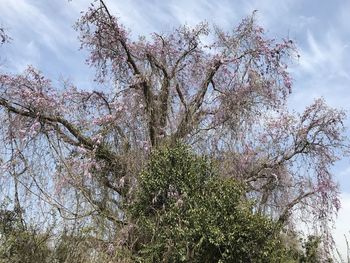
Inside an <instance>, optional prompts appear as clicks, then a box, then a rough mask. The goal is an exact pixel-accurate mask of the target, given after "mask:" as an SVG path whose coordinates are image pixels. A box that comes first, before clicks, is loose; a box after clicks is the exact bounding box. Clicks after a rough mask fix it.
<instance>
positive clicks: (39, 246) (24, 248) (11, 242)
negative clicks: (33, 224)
mask: <svg viewBox="0 0 350 263" xmlns="http://www.w3.org/2000/svg"><path fill="white" fill-rule="evenodd" d="M47 238H48V236H46V235H40V234H37V233H36V232H35V230H32V229H31V230H29V229H27V228H25V227H24V225H23V224H22V223H21V220H20V217H19V215H18V211H12V210H7V209H1V210H0V263H32V262H43V263H44V262H49V261H47V259H48V256H49V255H50V249H49V248H48V245H47Z"/></svg>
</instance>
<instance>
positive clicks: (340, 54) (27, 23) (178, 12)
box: [0, 0, 350, 251]
mask: <svg viewBox="0 0 350 263" xmlns="http://www.w3.org/2000/svg"><path fill="white" fill-rule="evenodd" d="M89 2H90V1H89V0H72V1H68V0H50V1H48V0H46V1H45V0H0V26H3V27H5V28H6V29H8V33H9V35H10V36H11V37H12V41H11V44H10V45H7V46H5V47H3V48H1V49H0V57H1V59H2V60H3V61H1V62H2V66H3V67H4V68H6V70H7V71H11V72H15V73H18V72H21V71H23V70H24V69H25V68H26V66H27V65H28V64H30V65H33V66H35V67H37V68H39V69H40V70H42V71H43V72H44V74H45V75H46V76H47V77H49V78H51V79H53V80H57V81H58V80H60V79H62V78H69V79H70V80H71V81H73V82H74V83H75V84H76V85H77V86H78V87H80V88H89V89H91V88H93V85H94V83H93V82H92V80H93V78H94V72H93V70H92V69H90V68H89V67H88V66H87V65H86V64H84V62H85V59H86V58H87V53H85V52H84V51H82V50H79V47H80V43H79V42H78V40H77V33H76V32H75V31H74V29H73V28H72V26H73V25H74V23H75V21H76V20H77V19H78V18H79V15H80V12H81V11H83V10H86V7H87V6H88V5H89ZM105 2H106V3H107V5H108V6H109V9H110V10H111V11H112V13H113V14H116V15H117V16H118V17H119V18H120V20H121V21H122V23H124V25H125V26H126V27H127V28H129V29H131V31H132V35H133V36H134V37H137V36H138V35H148V34H149V33H151V32H166V31H169V30H171V29H173V28H175V27H176V26H178V25H181V24H184V23H186V24H188V25H196V24H198V23H199V22H202V21H207V22H209V23H210V24H213V25H217V26H219V27H221V28H224V29H227V30H230V29H231V28H233V27H235V26H236V25H237V24H238V23H239V21H240V20H241V19H242V18H244V17H246V16H247V15H250V14H251V13H252V12H253V11H254V10H258V12H257V20H258V23H259V24H260V25H262V26H263V27H264V28H265V29H266V31H267V34H268V35H269V36H270V37H273V38H276V39H280V38H286V37H289V38H291V39H293V40H294V42H295V43H296V44H297V46H298V51H299V54H300V58H299V59H298V60H296V61H294V62H293V63H292V65H291V68H290V72H291V75H292V77H293V79H294V88H293V93H292V95H291V97H290V100H289V107H290V108H291V109H295V110H296V111H302V109H303V108H304V107H305V106H307V105H308V104H310V103H311V102H312V101H313V100H314V99H315V98H319V97H324V98H325V100H326V101H327V103H328V104H329V105H330V106H333V107H337V108H341V109H344V110H345V111H346V112H347V113H348V115H349V117H348V118H347V119H346V121H345V125H346V126H347V127H348V131H347V134H348V135H349V137H350V103H349V102H350V89H349V84H350V25H349V15H350V0H332V1H326V0H310V1H305V0H283V1H281V0H216V1H212V0H167V1H165V0H147V1H144V0H105ZM349 160H350V159H349V158H347V159H343V160H342V161H340V162H338V163H337V164H336V165H335V167H334V169H333V171H334V173H335V175H336V177H337V180H338V182H339V185H340V189H341V200H342V208H341V210H340V212H339V216H338V219H337V221H336V226H337V229H336V230H335V237H336V240H337V241H338V242H339V246H340V247H342V248H341V249H342V250H343V251H344V246H345V240H344V237H343V234H348V235H350V233H349V231H350V180H349V178H350V162H349Z"/></svg>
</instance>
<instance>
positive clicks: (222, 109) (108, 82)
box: [0, 0, 348, 240]
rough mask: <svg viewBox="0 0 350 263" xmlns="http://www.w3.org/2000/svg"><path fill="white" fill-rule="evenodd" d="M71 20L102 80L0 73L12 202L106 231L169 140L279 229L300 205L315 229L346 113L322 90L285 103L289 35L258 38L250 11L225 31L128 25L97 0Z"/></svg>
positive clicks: (328, 193)
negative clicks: (310, 99) (303, 101)
mask: <svg viewBox="0 0 350 263" xmlns="http://www.w3.org/2000/svg"><path fill="white" fill-rule="evenodd" d="M76 29H77V31H78V32H79V33H80V41H81V44H82V48H85V49H87V50H89V52H90V56H89V58H88V63H89V64H90V65H91V66H93V67H95V68H96V72H97V74H96V81H97V83H102V84H103V90H102V89H97V90H92V89H88V90H79V89H78V88H77V87H75V86H74V85H73V84H72V83H70V82H69V81H65V82H64V83H62V87H54V86H53V84H52V82H51V81H50V80H49V79H47V78H45V77H44V76H43V74H42V73H41V72H40V71H39V70H37V69H35V68H33V67H28V68H27V70H26V71H25V72H23V73H22V74H17V75H14V74H6V73H2V74H1V75H0V108H1V121H2V127H1V141H2V143H3V145H4V147H3V148H2V149H1V151H2V152H1V154H2V159H3V163H2V166H1V170H2V173H3V176H2V180H3V181H4V183H6V185H8V187H16V190H15V191H14V192H15V193H16V196H17V198H16V200H17V203H18V204H20V205H21V207H22V208H24V207H27V206H29V205H30V204H31V203H32V202H33V200H38V201H39V203H40V204H42V206H43V207H42V210H43V211H47V210H49V209H52V208H54V209H57V211H58V212H59V213H60V215H61V217H62V220H63V222H65V225H68V226H72V224H73V225H77V224H79V222H80V223H81V222H85V223H86V222H89V223H94V222H98V225H99V226H105V229H108V231H107V230H106V231H105V232H104V234H103V238H107V239H109V240H113V239H115V238H116V236H115V235H113V234H111V233H118V231H119V229H123V228H124V227H125V224H127V219H126V218H125V217H124V216H123V215H124V210H123V206H124V205H125V203H129V204H132V203H133V194H132V193H133V191H134V190H135V189H136V186H137V175H138V174H139V173H140V171H141V170H142V169H143V167H144V165H145V164H146V163H147V160H148V158H149V154H150V152H152V151H153V150H156V149H158V148H159V147H162V146H163V145H170V146H171V145H174V144H175V143H176V142H178V141H181V142H183V143H185V144H188V145H190V146H191V147H192V148H193V149H194V150H195V151H196V152H197V153H199V154H202V155H208V156H210V158H212V159H215V160H217V161H218V162H219V164H220V165H219V174H220V175H221V176H223V177H224V178H226V177H229V178H235V180H238V181H240V182H241V183H242V184H244V185H245V189H246V193H245V195H246V196H247V198H249V199H251V200H255V201H256V202H255V207H254V209H255V210H256V211H257V212H258V213H260V214H261V215H268V216H270V218H271V219H273V220H275V221H277V222H278V224H279V226H280V228H281V229H282V228H286V227H293V224H294V223H295V222H298V218H297V217H298V215H303V216H305V215H306V214H307V215H308V218H309V219H310V220H311V221H312V222H314V223H316V225H317V227H319V228H321V229H322V230H323V231H324V233H325V234H324V235H326V237H327V235H328V234H329V231H328V226H329V220H330V219H331V218H332V216H333V215H334V213H335V212H336V211H337V210H338V208H339V199H338V188H337V185H336V183H335V181H334V178H333V175H332V174H331V172H330V167H331V166H332V165H333V164H334V162H335V161H336V160H337V159H338V158H340V157H341V156H342V155H343V153H344V152H345V151H346V150H347V147H348V145H347V142H346V140H345V138H344V137H343V125H342V121H343V119H344V117H345V115H344V113H343V112H342V111H338V110H336V109H332V108H329V107H328V106H327V105H326V103H325V102H324V100H322V99H318V100H316V101H315V102H314V103H313V104H312V105H310V106H309V107H308V108H307V109H306V110H305V111H304V113H302V114H293V113H291V112H289V111H288V109H287V107H286V101H287V99H288V95H289V93H290V92H291V88H292V79H291V77H290V75H289V73H288V71H287V65H288V63H289V61H290V59H291V58H293V57H297V53H296V50H295V47H294V43H293V41H291V40H289V39H285V40H282V41H281V42H277V41H275V40H273V39H269V38H267V37H266V35H265V34H264V30H263V29H262V28H261V27H259V26H258V25H257V23H256V21H255V17H254V14H253V15H252V16H251V17H248V18H246V19H243V20H242V22H241V23H240V24H239V25H238V26H237V27H236V28H234V29H233V30H232V31H231V32H225V31H223V30H221V29H219V28H213V29H212V28H210V27H209V25H207V24H206V23H201V24H199V25H198V26H196V27H194V28H190V27H188V26H181V27H179V28H177V29H175V30H173V31H172V32H169V33H164V34H157V33H154V34H152V35H151V36H150V37H143V36H141V37H139V38H138V39H135V38H133V37H131V36H130V33H129V31H128V30H126V29H125V28H124V26H123V25H121V24H120V21H119V20H118V19H117V18H116V17H115V16H114V15H113V14H112V13H111V12H110V11H109V10H108V8H107V6H106V5H105V3H104V1H102V0H100V1H97V2H96V1H95V2H94V3H93V4H92V5H91V7H90V8H89V9H88V10H87V11H86V12H85V13H83V14H82V16H81V18H80V19H79V20H78V22H77V24H76ZM12 182H14V183H12ZM28 197H30V198H28ZM122 204H123V205H122ZM295 211H297V212H295ZM304 219H305V217H304ZM72 222H73V223H72ZM110 228H113V229H116V231H110ZM101 235H102V234H101Z"/></svg>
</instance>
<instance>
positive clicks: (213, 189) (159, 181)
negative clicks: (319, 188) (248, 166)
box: [130, 145, 284, 262]
mask: <svg viewBox="0 0 350 263" xmlns="http://www.w3.org/2000/svg"><path fill="white" fill-rule="evenodd" d="M244 193H245V191H244V187H243V186H242V185H241V184H240V183H238V182H237V181H235V180H233V179H230V178H222V177H220V176H218V175H217V174H216V173H215V169H214V168H213V165H212V164H211V163H210V162H209V161H208V160H207V159H206V158H202V157H198V156H196V155H194V154H192V153H191V152H190V151H189V150H188V149H187V148H186V147H185V146H181V145H178V146H177V147H175V148H173V149H170V148H165V149H162V150H160V151H156V152H154V153H153V155H152V157H151V160H150V163H149V165H148V167H147V169H145V170H144V172H143V173H142V174H141V176H140V178H139V188H138V192H137V195H136V200H135V203H134V204H133V205H132V206H131V209H130V215H131V217H132V219H133V220H134V221H135V222H136V224H137V230H138V231H137V233H136V234H137V235H138V238H139V241H138V244H137V245H136V247H135V248H134V250H135V251H136V252H135V254H136V258H137V260H138V261H139V262H280V261H279V260H280V259H281V257H282V254H283V252H284V250H283V248H282V246H281V244H280V241H279V239H278V238H276V236H275V234H274V230H275V225H274V223H273V222H272V221H271V220H268V219H267V218H265V217H263V216H261V215H258V214H256V213H254V212H253V210H252V204H251V203H250V202H249V201H247V200H246V198H245V196H244Z"/></svg>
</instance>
